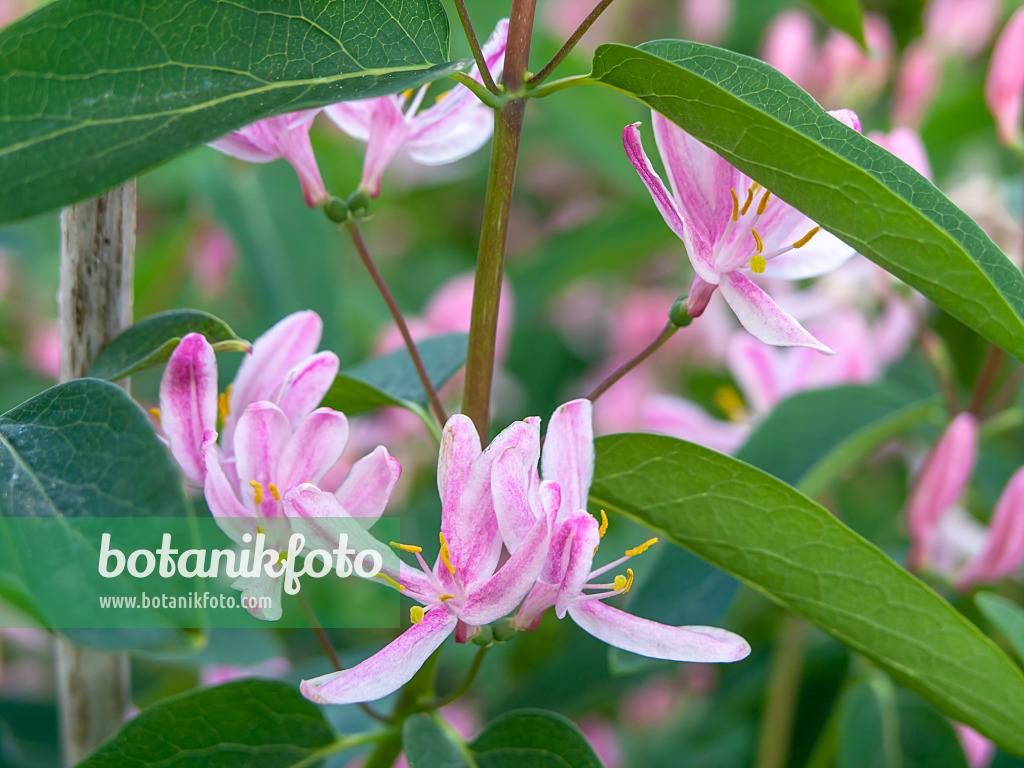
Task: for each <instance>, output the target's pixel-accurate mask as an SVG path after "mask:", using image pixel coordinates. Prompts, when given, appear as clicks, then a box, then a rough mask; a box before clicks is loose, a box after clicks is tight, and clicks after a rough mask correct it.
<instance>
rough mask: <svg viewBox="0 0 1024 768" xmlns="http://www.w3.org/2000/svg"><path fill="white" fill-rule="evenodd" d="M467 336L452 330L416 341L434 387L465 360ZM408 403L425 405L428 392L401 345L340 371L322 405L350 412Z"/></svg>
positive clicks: (443, 381) (436, 387)
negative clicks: (381, 355)
mask: <svg viewBox="0 0 1024 768" xmlns="http://www.w3.org/2000/svg"><path fill="white" fill-rule="evenodd" d="M466 340H467V337H466V334H464V333H451V334H447V335H444V336H434V337H432V338H429V339H425V340H423V341H421V342H418V343H417V344H416V348H417V349H418V350H419V353H420V357H421V358H422V359H423V366H424V367H425V368H426V369H427V375H428V376H429V377H430V381H431V383H432V384H433V385H434V388H435V389H439V388H440V387H441V386H443V385H444V383H445V382H446V381H448V379H450V378H451V377H452V376H454V375H455V373H456V372H457V371H458V370H459V369H460V368H462V366H463V365H465V364H466ZM410 403H411V404H414V405H417V406H420V407H421V408H425V407H426V406H427V395H426V393H425V392H424V391H423V386H422V385H421V384H420V377H419V376H418V375H417V374H416V368H415V367H414V366H413V364H412V358H411V357H409V352H408V351H407V350H406V349H405V348H404V347H403V348H402V349H399V350H396V351H395V352H392V353H391V354H389V355H384V356H383V357H378V358H375V359H373V360H368V361H366V362H364V363H360V364H359V365H356V366H353V367H351V368H349V369H347V370H346V371H344V372H342V373H341V374H339V376H338V378H337V379H335V381H334V384H333V385H331V389H330V390H329V391H328V392H327V395H326V396H325V397H324V400H323V403H322V404H321V405H323V406H324V407H327V408H334V409H335V410H337V411H344V412H345V413H347V414H350V415H351V414H356V413H365V412H366V411H371V410H373V409H374V408H380V407H381V406H384V405H397V406H399V407H402V408H408V407H409V405H410Z"/></svg>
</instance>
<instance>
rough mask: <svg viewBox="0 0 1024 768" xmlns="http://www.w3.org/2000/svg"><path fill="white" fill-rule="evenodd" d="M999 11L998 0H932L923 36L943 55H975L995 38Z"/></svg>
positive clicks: (925, 15)
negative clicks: (993, 36)
mask: <svg viewBox="0 0 1024 768" xmlns="http://www.w3.org/2000/svg"><path fill="white" fill-rule="evenodd" d="M999 13H1000V4H999V0H930V2H929V3H928V5H926V6H925V9H924V37H925V39H927V40H928V42H929V44H930V45H932V46H933V47H934V48H935V49H936V50H937V51H939V52H940V53H942V54H944V55H947V56H962V57H964V58H972V57H974V56H977V55H978V54H979V53H981V52H982V50H984V48H985V46H987V45H988V44H989V42H990V41H991V40H992V35H994V34H995V31H996V27H997V26H998V25H999Z"/></svg>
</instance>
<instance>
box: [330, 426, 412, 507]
mask: <svg viewBox="0 0 1024 768" xmlns="http://www.w3.org/2000/svg"><path fill="white" fill-rule="evenodd" d="M401 474H402V465H401V464H399V462H398V459H396V458H394V457H393V456H392V455H391V454H390V453H388V449H387V448H385V447H384V446H383V445H378V446H377V447H376V448H375V449H374V450H373V452H372V453H369V454H367V455H366V456H364V457H363V458H361V459H360V460H359V461H357V462H356V463H355V464H353V465H352V469H350V470H349V471H348V476H347V477H346V478H345V481H344V482H343V483H342V484H341V487H340V488H338V490H337V491H335V493H334V495H335V498H337V499H338V501H339V502H341V506H343V507H344V508H345V511H346V512H347V513H348V514H350V515H351V516H352V517H354V518H357V519H358V520H359V521H360V523H361V524H362V525H363V526H364V527H369V526H370V525H372V524H373V522H374V521H375V520H377V519H378V518H379V517H380V516H381V515H382V514H383V513H384V508H385V507H386V506H387V503H388V499H389V498H391V492H392V491H393V490H394V489H395V483H397V482H398V478H399V477H400V476H401Z"/></svg>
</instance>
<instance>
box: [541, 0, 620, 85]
mask: <svg viewBox="0 0 1024 768" xmlns="http://www.w3.org/2000/svg"><path fill="white" fill-rule="evenodd" d="M611 4H612V0H601V2H599V3H598V4H597V5H596V6H595V7H594V10H592V11H591V12H590V13H589V14H588V15H587V18H585V19H584V20H583V21H582V22H581V23H580V25H579V26H578V27H577V28H576V31H575V32H573V33H572V34H571V35H569V39H568V40H566V41H565V44H564V45H563V46H562V47H561V48H559V49H558V53H556V54H555V55H554V56H553V57H551V61H549V62H548V63H547V64H545V65H544V69H542V70H541V71H540V72H538V73H537V74H536V75H534V76H533V77H531V78H530V79H529V80H527V81H526V84H527V85H528V86H534V85H540V84H541V83H542V82H544V81H545V80H546V79H547V78H548V76H549V75H550V74H551V73H552V72H554V71H555V68H556V67H557V66H558V65H559V64H561V63H562V62H563V61H565V57H566V56H568V55H569V54H570V53H571V52H572V49H573V48H575V47H576V43H578V42H579V41H580V38H582V37H583V36H584V35H585V34H587V30H588V29H590V28H591V27H592V26H593V25H594V22H595V21H597V19H598V17H600V15H601V14H602V13H604V11H605V8H607V7H608V6H609V5H611Z"/></svg>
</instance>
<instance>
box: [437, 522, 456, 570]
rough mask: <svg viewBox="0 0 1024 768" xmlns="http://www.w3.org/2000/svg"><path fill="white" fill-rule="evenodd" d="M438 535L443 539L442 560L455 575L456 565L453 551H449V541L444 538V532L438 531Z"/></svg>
mask: <svg viewBox="0 0 1024 768" xmlns="http://www.w3.org/2000/svg"><path fill="white" fill-rule="evenodd" d="M437 535H438V537H440V539H441V553H440V557H441V562H442V563H444V567H445V568H447V569H448V573H450V574H452V575H453V576H454V575H455V566H454V565H452V553H451V552H449V551H448V542H447V541H445V540H444V534H443V533H441V532H440V531H438V534H437Z"/></svg>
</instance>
